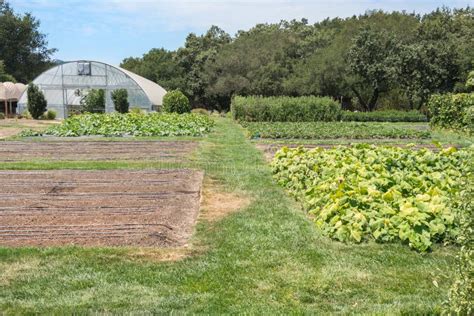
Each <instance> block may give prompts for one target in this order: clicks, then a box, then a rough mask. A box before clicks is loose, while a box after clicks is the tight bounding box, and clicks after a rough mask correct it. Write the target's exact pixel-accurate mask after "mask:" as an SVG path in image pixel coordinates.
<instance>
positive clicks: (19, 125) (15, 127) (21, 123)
mask: <svg viewBox="0 0 474 316" xmlns="http://www.w3.org/2000/svg"><path fill="white" fill-rule="evenodd" d="M59 123H61V121H39V120H27V119H4V120H0V139H2V138H7V137H11V136H15V135H16V134H18V133H19V132H21V131H22V130H23V129H27V128H31V129H43V128H46V127H48V126H49V125H53V124H59Z"/></svg>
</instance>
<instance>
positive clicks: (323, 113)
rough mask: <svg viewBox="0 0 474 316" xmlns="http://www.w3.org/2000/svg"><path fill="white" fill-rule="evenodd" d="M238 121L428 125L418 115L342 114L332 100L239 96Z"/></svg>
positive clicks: (233, 107)
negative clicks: (416, 123) (412, 123)
mask: <svg viewBox="0 0 474 316" xmlns="http://www.w3.org/2000/svg"><path fill="white" fill-rule="evenodd" d="M231 111H232V116H233V118H234V119H235V120H238V121H246V122H318V121H321V122H330V121H356V122H426V121H427V118H426V116H425V115H424V114H422V113H420V112H418V111H409V112H406V111H396V110H386V111H375V112H351V111H342V110H341V105H340V104H339V103H338V102H337V101H335V100H333V99H331V98H328V97H316V96H305V97H286V96H282V97H261V96H249V97H242V96H236V97H234V98H233V99H232V104H231Z"/></svg>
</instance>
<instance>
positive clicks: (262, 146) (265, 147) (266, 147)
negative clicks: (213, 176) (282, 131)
mask: <svg viewBox="0 0 474 316" xmlns="http://www.w3.org/2000/svg"><path fill="white" fill-rule="evenodd" d="M341 145H342V144H341ZM284 146H286V147H288V148H297V147H299V146H302V147H305V148H316V147H321V148H324V149H330V148H334V147H336V146H339V145H333V144H291V143H290V144H281V143H278V144H267V143H256V144H255V147H257V148H258V149H259V150H261V151H262V152H263V155H264V156H265V159H266V160H268V161H270V160H272V159H273V156H275V153H276V152H277V151H278V150H280V149H281V148H282V147H284ZM342 146H349V145H348V144H347V145H342ZM379 146H398V147H406V145H405V144H389V143H386V144H385V143H381V144H379ZM410 148H413V149H415V150H416V149H422V148H428V149H431V150H433V151H438V150H439V148H438V147H436V146H435V145H434V144H416V145H415V146H414V147H410Z"/></svg>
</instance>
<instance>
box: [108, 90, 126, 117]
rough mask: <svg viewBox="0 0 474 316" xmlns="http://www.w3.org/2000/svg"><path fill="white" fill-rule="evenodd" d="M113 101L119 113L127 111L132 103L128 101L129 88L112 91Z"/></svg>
mask: <svg viewBox="0 0 474 316" xmlns="http://www.w3.org/2000/svg"><path fill="white" fill-rule="evenodd" d="M111 97H112V101H113V102H114V107H115V111H117V112H119V113H127V112H128V108H129V107H130V104H129V103H128V91H127V89H117V90H114V91H112V94H111Z"/></svg>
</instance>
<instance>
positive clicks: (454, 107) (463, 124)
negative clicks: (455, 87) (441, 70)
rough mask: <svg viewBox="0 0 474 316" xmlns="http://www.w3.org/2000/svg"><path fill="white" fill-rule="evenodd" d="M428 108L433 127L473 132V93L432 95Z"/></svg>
mask: <svg viewBox="0 0 474 316" xmlns="http://www.w3.org/2000/svg"><path fill="white" fill-rule="evenodd" d="M428 110H429V112H430V117H431V119H430V123H431V125H432V126H434V127H441V128H448V129H455V130H461V131H465V132H468V133H473V132H474V93H459V94H452V93H447V94H437V95H433V96H431V98H430V99H429V101H428Z"/></svg>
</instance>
